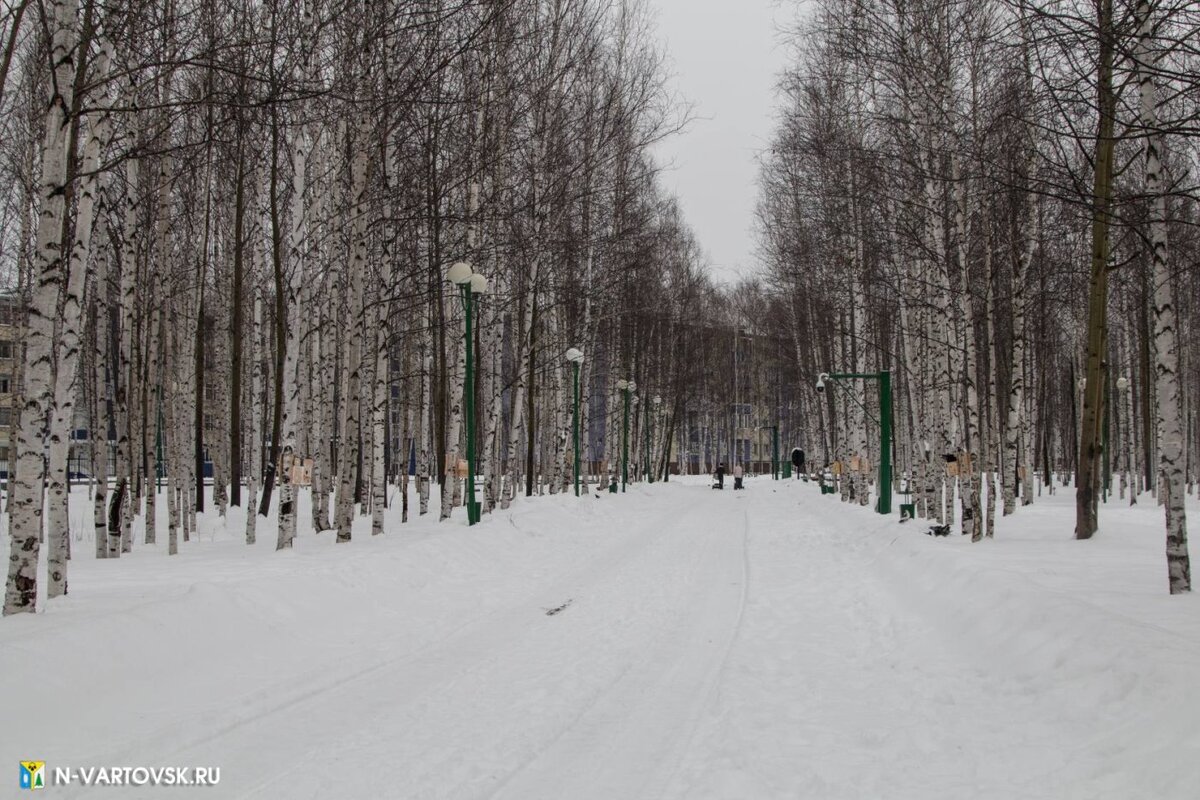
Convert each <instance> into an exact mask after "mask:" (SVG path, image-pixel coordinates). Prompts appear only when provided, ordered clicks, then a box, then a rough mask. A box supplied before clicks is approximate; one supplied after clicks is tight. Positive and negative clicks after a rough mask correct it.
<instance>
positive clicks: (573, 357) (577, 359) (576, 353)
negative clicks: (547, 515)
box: [566, 347, 583, 497]
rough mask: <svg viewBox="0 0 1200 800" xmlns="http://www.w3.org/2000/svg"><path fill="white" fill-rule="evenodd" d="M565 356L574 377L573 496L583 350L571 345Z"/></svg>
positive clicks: (578, 454) (577, 452) (576, 483)
mask: <svg viewBox="0 0 1200 800" xmlns="http://www.w3.org/2000/svg"><path fill="white" fill-rule="evenodd" d="M566 356H567V361H570V362H571V372H572V373H574V377H575V496H576V497H579V463H580V453H579V367H580V366H581V365H582V364H583V351H582V350H580V349H579V348H577V347H572V348H570V349H568V350H567V353H566Z"/></svg>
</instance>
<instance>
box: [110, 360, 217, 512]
mask: <svg viewBox="0 0 1200 800" xmlns="http://www.w3.org/2000/svg"><path fill="white" fill-rule="evenodd" d="M155 394H156V396H157V399H158V403H157V405H158V409H157V411H155V414H154V484H155V491H156V492H162V477H163V440H162V384H161V383H160V384H158V386H157V387H155ZM92 433H93V435H94V433H95V432H94V431H93V432H92ZM104 438H105V440H106V441H107V440H108V432H107V431H105V435H104ZM107 455H108V454H107V451H106V452H105V457H106V458H107ZM235 458H236V456H235Z"/></svg>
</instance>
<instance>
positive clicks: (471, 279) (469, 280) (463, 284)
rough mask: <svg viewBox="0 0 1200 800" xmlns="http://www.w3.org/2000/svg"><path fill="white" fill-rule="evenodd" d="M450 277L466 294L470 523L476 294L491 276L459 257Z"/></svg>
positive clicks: (473, 507) (470, 514)
mask: <svg viewBox="0 0 1200 800" xmlns="http://www.w3.org/2000/svg"><path fill="white" fill-rule="evenodd" d="M446 279H447V280H449V281H450V282H451V283H453V284H455V285H457V286H458V288H459V290H460V292H461V297H462V304H463V313H464V314H465V316H466V320H467V326H466V327H467V330H466V350H467V374H466V383H465V385H464V387H463V394H464V395H465V396H466V397H465V402H464V404H463V413H464V416H465V417H466V419H467V524H468V525H474V524H475V523H477V522H479V518H480V507H479V503H478V502H476V501H475V366H474V358H473V353H472V349H473V344H474V341H475V333H474V317H475V309H474V306H475V304H474V302H473V298H474V296H475V295H477V294H485V293H486V292H487V288H488V285H487V278H485V277H484V276H483V275H481V274H479V273H478V272H475V271H474V270H473V269H472V268H471V265H470V264H468V263H467V262H465V261H459V262H457V263H456V264H454V265H453V266H451V267H450V269H448V270H447V271H446Z"/></svg>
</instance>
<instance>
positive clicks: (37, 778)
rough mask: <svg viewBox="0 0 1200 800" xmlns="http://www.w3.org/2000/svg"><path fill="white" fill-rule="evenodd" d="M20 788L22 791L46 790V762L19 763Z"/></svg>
mask: <svg viewBox="0 0 1200 800" xmlns="http://www.w3.org/2000/svg"><path fill="white" fill-rule="evenodd" d="M21 788H22V789H45V788H46V762H45V761H22V762H21Z"/></svg>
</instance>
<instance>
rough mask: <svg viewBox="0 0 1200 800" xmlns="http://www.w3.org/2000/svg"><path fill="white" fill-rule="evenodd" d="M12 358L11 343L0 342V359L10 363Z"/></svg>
mask: <svg viewBox="0 0 1200 800" xmlns="http://www.w3.org/2000/svg"><path fill="white" fill-rule="evenodd" d="M12 357H13V343H12V342H0V359H3V360H5V361H11V360H12Z"/></svg>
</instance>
